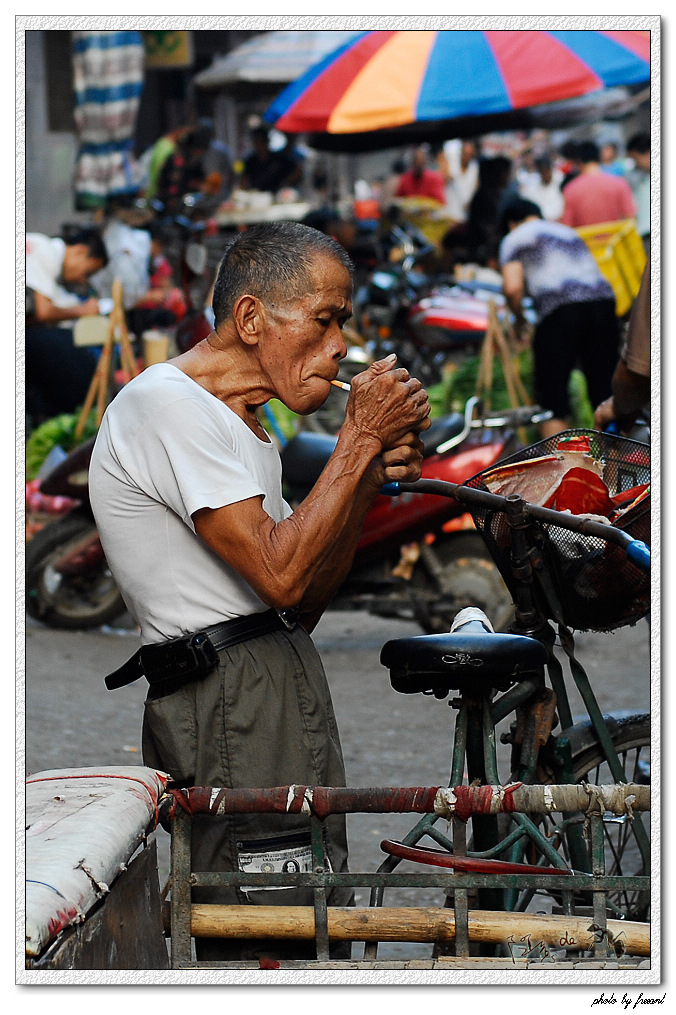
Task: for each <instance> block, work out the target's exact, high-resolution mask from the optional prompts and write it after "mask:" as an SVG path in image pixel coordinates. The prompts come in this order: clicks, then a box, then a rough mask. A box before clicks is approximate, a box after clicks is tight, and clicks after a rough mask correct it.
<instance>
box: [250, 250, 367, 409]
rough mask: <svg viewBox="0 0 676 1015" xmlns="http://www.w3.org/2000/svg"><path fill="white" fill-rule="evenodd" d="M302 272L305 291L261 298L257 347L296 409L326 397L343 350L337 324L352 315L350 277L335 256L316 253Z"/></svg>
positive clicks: (282, 394) (319, 402) (283, 394)
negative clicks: (263, 316)
mask: <svg viewBox="0 0 676 1015" xmlns="http://www.w3.org/2000/svg"><path fill="white" fill-rule="evenodd" d="M308 274H309V279H310V284H309V286H308V292H307V293H306V295H304V296H302V297H301V298H300V299H293V298H291V299H289V300H288V301H287V300H284V299H280V300H278V301H276V302H275V300H274V299H271V300H270V301H269V302H266V304H265V305H266V312H267V321H268V328H267V332H266V335H265V347H264V349H263V350H262V354H263V358H262V362H263V365H264V367H265V369H266V371H267V373H268V375H269V377H270V378H271V380H272V381H273V383H274V386H275V388H276V390H277V396H278V397H279V398H280V399H281V401H283V402H284V403H285V404H286V405H287V406H288V407H289V408H290V409H292V410H293V411H294V412H297V413H299V414H300V415H305V414H307V413H310V412H314V411H315V409H318V408H319V407H320V405H323V403H324V402H325V401H326V399H327V397H328V394H329V392H330V390H331V381H332V380H333V379H334V378H335V377H336V376H337V374H338V365H339V363H340V360H341V359H342V358H343V357H344V356H346V355H347V346H346V344H345V339H344V337H343V333H342V329H343V326H344V325H345V323H346V322H347V321H348V320H349V319H350V317H351V316H352V278H351V276H350V273H349V271H348V270H347V269H346V268H345V267H344V266H343V265H342V264H341V263H340V261H338V260H336V259H335V258H333V257H331V256H330V255H324V254H320V255H316V256H315V257H314V259H313V260H312V262H311V264H310V269H309V272H308Z"/></svg>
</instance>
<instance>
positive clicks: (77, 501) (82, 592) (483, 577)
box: [25, 398, 547, 632]
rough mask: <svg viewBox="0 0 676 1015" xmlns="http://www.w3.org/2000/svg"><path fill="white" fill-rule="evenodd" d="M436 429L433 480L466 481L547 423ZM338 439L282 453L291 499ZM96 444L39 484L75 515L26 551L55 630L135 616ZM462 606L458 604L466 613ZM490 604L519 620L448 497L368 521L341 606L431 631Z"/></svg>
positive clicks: (399, 504) (507, 420)
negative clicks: (104, 503) (96, 476)
mask: <svg viewBox="0 0 676 1015" xmlns="http://www.w3.org/2000/svg"><path fill="white" fill-rule="evenodd" d="M477 408H478V400H477V399H476V398H472V399H470V400H469V401H468V403H467V405H466V407H465V413H464V416H463V415H461V414H459V413H451V414H450V415H448V416H445V417H443V418H441V419H437V420H434V421H433V423H432V426H431V427H430V428H429V430H426V431H425V433H424V434H423V442H424V444H425V449H426V450H425V460H424V464H423V476H424V477H425V478H428V479H429V478H433V479H447V480H450V481H451V482H456V483H458V482H463V481H464V480H465V479H468V478H469V477H470V476H473V475H474V474H475V473H477V472H479V471H480V470H482V469H485V468H488V467H489V466H490V465H492V464H493V463H495V462H497V461H498V460H499V459H500V458H502V457H504V456H506V455H508V454H511V453H512V452H513V451H514V450H515V449H516V447H517V446H519V445H520V443H521V442H520V441H519V440H518V436H517V432H516V431H517V430H518V428H519V427H522V426H529V425H532V424H536V423H538V422H540V421H541V420H542V419H544V418H547V414H545V413H540V412H539V411H538V410H537V409H534V408H524V409H515V410H510V411H509V412H506V413H501V414H499V415H497V414H494V415H492V416H486V417H476V418H475V412H476V410H477ZM337 439H338V438H337V437H336V436H334V435H332V434H325V433H313V432H310V431H302V432H301V433H299V434H297V435H296V436H295V437H293V438H292V439H291V440H290V441H289V442H288V443H287V444H286V446H285V447H284V448H283V449H282V452H281V456H282V476H283V481H284V487H285V495H286V497H287V500H289V502H290V503H292V504H297V503H299V502H300V501H301V500H303V498H304V497H305V496H307V494H308V493H309V492H310V490H311V489H312V487H313V486H314V484H315V482H316V480H317V479H318V477H319V474H320V472H321V471H322V469H323V468H324V466H325V465H326V462H327V460H328V458H329V456H330V454H331V452H332V451H333V449H334V447H335V445H336V441H337ZM94 440H95V438H91V439H90V440H88V441H86V442H85V443H83V444H81V445H79V446H78V447H77V448H75V449H74V450H73V451H71V452H70V453H69V454H68V455H67V456H66V457H65V458H64V459H63V460H62V461H61V462H60V463H59V464H58V465H57V466H56V467H55V468H54V469H52V470H51V471H50V472H49V473H48V474H47V475H46V476H45V477H44V478H43V479H42V480H41V483H40V493H41V494H42V495H46V496H48V497H57V496H61V497H66V498H69V503H70V502H74V506H73V507H72V508H71V509H70V510H69V511H68V512H67V513H66V514H65V515H63V516H62V517H58V518H57V519H55V520H54V521H51V522H49V523H48V524H47V525H45V526H44V528H42V529H40V530H39V531H38V532H36V533H35V535H33V537H32V538H31V539H30V540H29V541H28V544H27V546H26V569H25V570H26V610H27V612H28V614H29V615H30V616H31V617H34V618H35V619H37V620H40V621H42V622H43V623H45V624H48V625H49V626H51V627H57V628H67V629H71V630H87V629H90V628H94V627H99V626H101V625H103V624H110V623H112V622H113V621H114V620H116V619H117V618H118V617H120V616H121V615H122V614H123V613H124V612H125V610H126V606H125V603H124V600H123V598H122V596H121V594H120V592H119V590H118V588H117V585H116V584H115V580H114V578H113V576H112V574H111V572H110V570H109V568H108V565H107V562H106V559H105V554H104V552H103V547H102V546H101V541H100V539H99V536H98V532H97V530H96V524H95V522H94V517H93V514H92V511H91V504H90V500H89V489H88V469H89V462H90V459H91V453H92V450H93V446H94ZM458 604H460V606H459V605H458ZM466 605H478V606H480V607H482V608H483V607H485V606H490V609H491V611H492V615H493V616H495V617H496V621H497V623H498V624H501V625H507V624H508V623H509V621H510V619H511V609H512V606H511V597H510V595H509V593H508V592H507V589H506V587H505V586H504V583H503V582H502V579H501V577H500V575H499V573H498V572H497V569H496V568H495V565H494V564H493V563H492V561H491V559H490V557H489V556H488V555H487V552H486V550H485V548H484V544H483V541H482V539H481V537H480V536H479V534H478V533H477V532H476V531H475V530H474V528H473V525H472V523H471V519H470V517H469V515H467V514H466V513H465V512H464V511H463V509H462V508H461V507H460V505H459V504H456V503H455V502H454V501H449V500H448V499H447V498H445V497H427V496H422V495H416V494H410V495H406V496H402V497H398V498H396V499H392V498H389V497H387V496H380V497H378V498H376V501H375V502H374V504H373V506H372V508H371V510H370V511H369V513H368V514H367V516H366V520H365V522H364V526H363V530H362V535H361V539H360V541H359V546H358V549H357V554H356V557H355V561H354V565H353V568H352V570H351V572H350V574H349V576H348V578H347V580H346V582H345V583H344V585H343V587H342V588H341V590H340V591H339V593H338V595H337V596H336V598H335V600H334V602H333V603H332V606H331V608H332V609H367V610H368V611H369V612H371V613H373V614H375V615H378V616H383V617H407V618H413V619H415V620H417V621H418V623H419V624H420V625H421V627H422V628H423V630H425V631H431V632H434V631H441V630H448V625H449V623H450V619H452V617H453V616H454V615H455V613H456V612H457V610H458V609H459V608H460V607H461V606H466Z"/></svg>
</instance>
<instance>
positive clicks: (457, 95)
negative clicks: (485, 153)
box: [265, 31, 650, 141]
mask: <svg viewBox="0 0 676 1015" xmlns="http://www.w3.org/2000/svg"><path fill="white" fill-rule="evenodd" d="M649 79H650V32H648V31H553V32H541V31H446V32H434V31H432V32H430V31H411V32H362V33H360V34H359V35H357V36H356V37H355V38H354V39H352V40H349V41H348V42H347V43H345V44H344V45H342V46H340V47H339V48H337V49H336V50H334V52H332V53H331V54H329V55H328V56H327V57H325V58H324V59H323V60H321V61H319V62H318V63H317V64H315V65H314V66H313V67H311V68H310V69H309V70H308V71H307V72H306V73H305V74H303V75H302V76H301V77H300V78H299V79H298V80H297V81H295V82H293V83H292V84H291V85H289V86H288V87H287V88H286V89H285V90H284V91H283V92H282V93H281V94H280V95H279V96H278V97H277V99H276V100H275V101H274V102H273V103H272V105H271V106H270V107H269V109H268V110H267V111H266V113H265V119H266V120H267V121H268V122H269V123H272V124H274V126H275V127H276V128H277V129H278V130H281V131H284V132H287V133H292V134H298V133H309V134H314V135H317V134H328V135H336V141H339V140H340V138H341V137H343V138H345V137H347V136H355V135H359V134H367V133H369V134H370V133H372V132H375V131H389V132H392V131H396V130H402V129H403V130H404V132H406V129H407V128H409V133H410V135H411V136H415V132H412V131H410V128H411V127H413V126H414V125H415V126H417V127H418V128H419V129H418V132H417V133H418V135H419V136H420V135H421V131H420V128H421V127H422V128H424V127H425V126H426V125H427V126H430V127H431V126H433V125H439V124H440V123H442V122H443V123H446V124H447V123H448V121H453V122H458V123H459V124H461V123H464V122H465V121H470V122H471V121H472V120H477V119H482V122H483V123H485V124H486V125H488V128H489V129H497V127H498V126H499V125H500V124H501V123H505V125H506V126H510V125H511V123H516V122H518V118H513V119H512V121H511V122H510V120H509V117H510V114H515V113H518V112H519V111H522V110H527V109H529V108H532V107H534V106H540V105H543V104H548V103H555V102H558V101H561V100H564V99H570V98H574V97H576V96H580V95H585V94H588V93H591V92H595V91H597V90H599V89H603V88H608V87H612V86H616V85H637V84H641V83H644V82H646V81H649ZM500 117H502V120H500V119H499V118H500ZM456 136H460V135H456Z"/></svg>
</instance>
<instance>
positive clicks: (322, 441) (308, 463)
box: [281, 431, 338, 491]
mask: <svg viewBox="0 0 676 1015" xmlns="http://www.w3.org/2000/svg"><path fill="white" fill-rule="evenodd" d="M337 442H338V438H337V437H336V436H334V435H333V434H324V433H311V432H305V431H302V432H301V433H299V434H296V436H295V437H292V438H291V440H290V441H289V442H288V444H286V445H285V447H284V448H283V449H282V452H281V459H282V476H283V478H284V482H285V483H288V484H289V485H290V486H292V487H294V488H297V489H303V490H305V489H306V490H308V491H309V490H311V489H312V487H313V486H314V485H315V483H316V482H317V480H318V479H319V475H320V473H321V471H322V469H323V468H324V466H325V465H326V463H327V462H328V460H329V458H330V457H331V455H332V453H333V450H334V448H335V446H336V444H337Z"/></svg>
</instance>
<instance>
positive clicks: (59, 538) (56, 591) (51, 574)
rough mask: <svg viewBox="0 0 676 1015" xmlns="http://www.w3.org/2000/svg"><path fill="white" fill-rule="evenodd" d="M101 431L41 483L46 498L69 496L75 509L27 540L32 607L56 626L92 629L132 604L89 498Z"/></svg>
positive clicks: (28, 594) (28, 604) (40, 617)
mask: <svg viewBox="0 0 676 1015" xmlns="http://www.w3.org/2000/svg"><path fill="white" fill-rule="evenodd" d="M95 439H96V438H95V437H91V438H90V439H89V440H88V441H85V442H84V443H83V444H80V445H79V446H78V447H76V448H74V449H73V451H71V452H70V453H69V454H68V455H66V457H65V458H64V459H63V460H62V461H61V462H60V463H59V464H58V465H56V467H55V468H53V469H52V470H51V471H50V472H49V473H48V474H47V476H45V477H44V479H42V481H41V482H40V485H39V495H40V496H41V497H42V498H54V499H55V498H57V497H65V498H68V503H69V505H70V510H68V511H67V512H66V513H64V514H63V515H61V516H60V517H57V518H55V519H54V520H53V521H50V522H48V523H47V524H46V525H45V526H44V527H43V528H41V529H40V530H39V531H38V532H36V533H35V535H33V536H32V537H31V539H29V541H28V543H27V544H26V611H27V613H28V614H29V616H31V617H34V618H35V619H36V620H41V621H42V622H43V623H45V624H48V625H49V626H50V627H61V628H68V629H70V630H74V631H80V630H87V629H89V628H93V627H100V626H101V625H102V624H109V623H111V621H114V620H116V619H117V618H118V617H120V616H121V615H122V614H123V613H124V611H125V609H126V607H125V603H124V600H123V598H122V596H121V595H120V592H119V589H118V587H117V585H116V583H115V579H114V578H113V576H112V574H111V573H110V569H109V568H108V564H107V562H106V558H105V555H104V552H103V547H102V546H101V540H100V539H99V534H98V531H97V528H96V523H95V521H94V516H93V514H92V510H91V504H90V501H89V461H90V459H91V455H92V450H93V448H94V441H95Z"/></svg>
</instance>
